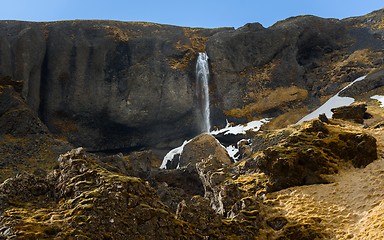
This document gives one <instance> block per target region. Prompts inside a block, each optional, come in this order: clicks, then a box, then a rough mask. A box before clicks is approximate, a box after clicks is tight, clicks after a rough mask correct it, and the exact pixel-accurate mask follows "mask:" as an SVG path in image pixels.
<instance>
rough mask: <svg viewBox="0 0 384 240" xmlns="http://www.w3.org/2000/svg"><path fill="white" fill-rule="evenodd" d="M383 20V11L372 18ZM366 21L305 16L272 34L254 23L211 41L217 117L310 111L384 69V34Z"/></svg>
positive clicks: (274, 29)
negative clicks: (352, 83) (357, 80)
mask: <svg viewBox="0 0 384 240" xmlns="http://www.w3.org/2000/svg"><path fill="white" fill-rule="evenodd" d="M377 15H380V16H382V13H381V12H380V11H378V12H376V13H373V16H371V18H374V16H377ZM371 18H370V19H371ZM376 18H377V17H376ZM363 19H365V17H362V18H354V19H346V20H336V19H323V18H319V17H314V16H301V17H295V18H289V19H287V20H284V21H281V22H278V23H276V24H275V25H273V26H271V27H270V28H263V27H262V26H261V25H259V24H257V23H256V24H247V25H245V26H244V27H242V28H239V29H237V30H235V31H227V32H223V33H218V34H216V35H215V36H213V37H211V38H210V39H209V41H208V42H207V47H206V48H207V52H208V55H209V56H210V64H211V72H212V75H213V77H212V79H213V83H212V84H213V85H214V86H215V92H214V93H213V100H212V104H214V108H215V109H216V110H217V111H215V113H216V119H218V120H220V121H222V120H221V119H220V118H223V113H224V115H225V117H227V118H229V119H231V120H233V121H239V120H240V121H244V118H246V119H248V120H250V119H252V118H260V117H277V116H281V115H283V114H284V113H288V112H290V111H291V110H294V109H296V110H297V109H302V111H303V112H305V111H308V109H311V108H314V107H316V106H318V105H319V103H320V100H321V98H323V97H327V96H330V95H333V94H335V93H336V92H337V90H338V89H339V88H340V87H341V86H342V84H343V83H345V82H350V81H352V80H354V79H355V78H357V77H359V76H362V75H365V74H367V73H368V72H370V71H371V70H373V69H376V68H380V67H381V61H380V59H381V58H382V57H383V50H382V49H383V47H384V42H383V40H382V38H381V37H380V36H382V31H379V30H377V29H376V30H375V29H373V28H372V24H366V23H367V22H368V23H370V22H369V21H367V20H363ZM358 23H359V24H358ZM375 26H376V28H380V26H377V24H376V25H375ZM242 119H243V120H242ZM297 120H298V119H295V118H293V119H288V123H295V121H297ZM289 121H290V122H289ZM216 124H218V123H217V122H216ZM280 127H281V126H280Z"/></svg>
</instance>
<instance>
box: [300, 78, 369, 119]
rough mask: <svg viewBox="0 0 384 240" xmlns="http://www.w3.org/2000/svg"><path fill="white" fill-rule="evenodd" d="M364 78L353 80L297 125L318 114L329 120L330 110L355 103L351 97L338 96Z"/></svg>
mask: <svg viewBox="0 0 384 240" xmlns="http://www.w3.org/2000/svg"><path fill="white" fill-rule="evenodd" d="M365 77H366V76H362V77H359V78H357V79H356V80H354V81H353V82H351V83H350V84H348V85H347V86H346V87H344V88H343V89H341V90H340V91H339V92H337V94H336V95H335V96H333V97H331V98H330V99H328V101H326V102H325V103H324V104H323V105H321V106H320V107H319V108H317V109H316V110H315V111H313V112H311V113H310V114H308V115H307V116H305V117H303V118H302V119H300V121H298V122H297V124H300V123H302V122H304V121H308V120H311V119H314V118H317V117H318V116H319V115H320V114H323V113H324V114H325V115H326V116H327V117H328V118H331V117H332V111H331V109H332V108H338V107H343V106H349V105H351V104H352V103H353V102H354V101H355V99H354V98H351V97H340V96H339V94H340V93H341V92H342V91H344V90H345V89H347V88H349V87H350V86H352V85H353V84H354V83H355V82H358V81H361V80H363V79H364V78H365Z"/></svg>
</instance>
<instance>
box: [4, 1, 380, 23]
mask: <svg viewBox="0 0 384 240" xmlns="http://www.w3.org/2000/svg"><path fill="white" fill-rule="evenodd" d="M380 8H384V0H263V1H258V0H244V1H242V0H221V1H218V0H192V1H191V0H190V1H182V0H178V1H176V0H152V1H149V0H139V1H130V0H3V1H2V2H1V7H0V19H2V20H27V21H55V20H72V19H108V20H121V21H146V22H156V23H163V24H172V25H179V26H190V27H224V26H228V27H240V26H242V25H244V24H246V23H249V22H260V23H261V24H263V26H265V27H268V26H270V25H272V24H273V23H275V22H276V21H278V20H283V19H285V18H287V17H291V16H297V15H304V14H311V15H316V16H320V17H325V18H339V19H341V18H346V17H350V16H360V15H364V14H366V13H369V12H371V11H373V10H377V9H380Z"/></svg>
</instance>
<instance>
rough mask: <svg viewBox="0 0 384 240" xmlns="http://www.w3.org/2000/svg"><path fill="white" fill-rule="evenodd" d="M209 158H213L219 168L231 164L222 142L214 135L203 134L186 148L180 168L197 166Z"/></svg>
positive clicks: (181, 156) (181, 158)
mask: <svg viewBox="0 0 384 240" xmlns="http://www.w3.org/2000/svg"><path fill="white" fill-rule="evenodd" d="M207 158H211V159H212V161H214V162H215V166H217V167H219V166H221V165H228V164H231V158H230V157H229V155H228V152H227V151H226V150H225V148H224V147H223V146H222V145H221V144H220V142H219V141H218V140H217V139H216V138H215V137H213V136H212V135H210V134H205V133H203V134H200V135H199V136H197V137H195V138H193V139H192V140H191V141H189V142H188V143H187V144H186V145H185V146H184V148H183V151H182V153H181V155H180V164H179V166H180V167H187V166H188V165H191V166H195V164H196V163H199V162H201V161H202V160H205V159H207Z"/></svg>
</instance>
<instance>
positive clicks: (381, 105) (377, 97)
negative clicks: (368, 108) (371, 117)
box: [371, 95, 384, 108]
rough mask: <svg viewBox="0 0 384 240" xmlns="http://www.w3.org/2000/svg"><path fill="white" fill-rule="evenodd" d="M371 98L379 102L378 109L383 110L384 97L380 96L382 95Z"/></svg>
mask: <svg viewBox="0 0 384 240" xmlns="http://www.w3.org/2000/svg"><path fill="white" fill-rule="evenodd" d="M371 98H372V99H375V100H377V101H379V102H380V107H382V108H384V96H382V95H374V96H372V97H371Z"/></svg>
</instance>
